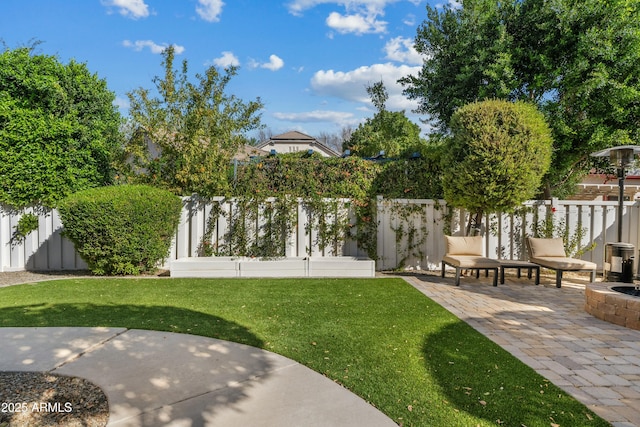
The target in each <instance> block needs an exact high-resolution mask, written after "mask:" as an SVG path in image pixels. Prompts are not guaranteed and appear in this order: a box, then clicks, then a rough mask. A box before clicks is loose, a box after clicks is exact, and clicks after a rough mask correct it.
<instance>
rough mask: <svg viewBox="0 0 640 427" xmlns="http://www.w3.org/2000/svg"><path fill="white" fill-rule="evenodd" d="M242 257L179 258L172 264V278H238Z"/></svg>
mask: <svg viewBox="0 0 640 427" xmlns="http://www.w3.org/2000/svg"><path fill="white" fill-rule="evenodd" d="M242 259H243V258H240V257H194V258H179V259H177V260H174V261H172V262H171V267H170V270H169V271H170V273H169V274H170V276H171V277H238V275H239V264H240V261H241V260H242Z"/></svg>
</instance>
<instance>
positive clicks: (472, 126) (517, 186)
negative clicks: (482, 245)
mask: <svg viewBox="0 0 640 427" xmlns="http://www.w3.org/2000/svg"><path fill="white" fill-rule="evenodd" d="M551 151H552V138H551V131H550V129H549V126H548V125H547V123H546V121H545V118H544V116H543V115H542V113H540V112H539V111H538V110H537V109H536V108H535V107H534V106H533V105H531V104H529V103H525V102H523V101H519V102H517V103H512V102H509V101H502V100H490V101H482V102H477V103H472V104H468V105H466V106H463V107H461V108H459V109H458V110H457V111H456V112H455V113H454V114H453V116H452V118H451V137H450V141H449V143H448V144H447V145H446V146H445V148H444V154H443V159H442V168H443V171H444V172H443V179H442V187H443V189H444V198H445V199H446V200H447V202H448V203H450V204H451V205H453V206H456V207H462V208H465V209H467V210H469V211H470V212H471V213H474V214H476V215H478V216H479V217H480V218H481V216H482V214H484V213H491V212H509V211H512V210H513V209H514V208H515V207H517V206H518V205H520V204H522V202H524V201H526V200H528V199H530V198H532V197H533V196H534V195H535V192H536V190H537V189H538V187H539V185H540V181H541V178H542V176H543V175H544V174H545V173H546V172H547V170H548V169H549V165H550V162H551Z"/></svg>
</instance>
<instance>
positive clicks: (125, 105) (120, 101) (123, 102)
mask: <svg viewBox="0 0 640 427" xmlns="http://www.w3.org/2000/svg"><path fill="white" fill-rule="evenodd" d="M113 105H115V106H116V107H118V109H120V110H121V111H126V110H128V109H129V107H130V106H131V104H130V103H129V98H124V97H122V96H116V99H115V100H114V101H113Z"/></svg>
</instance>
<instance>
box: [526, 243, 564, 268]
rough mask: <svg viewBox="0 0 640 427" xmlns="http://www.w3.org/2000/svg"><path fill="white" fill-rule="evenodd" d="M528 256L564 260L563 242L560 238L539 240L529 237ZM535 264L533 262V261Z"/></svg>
mask: <svg viewBox="0 0 640 427" xmlns="http://www.w3.org/2000/svg"><path fill="white" fill-rule="evenodd" d="M529 251H530V253H529V255H530V257H531V258H544V257H562V258H566V256H567V254H566V253H565V251H564V242H563V241H562V238H561V237H556V238H553V239H540V238H535V237H529ZM534 262H535V261H534Z"/></svg>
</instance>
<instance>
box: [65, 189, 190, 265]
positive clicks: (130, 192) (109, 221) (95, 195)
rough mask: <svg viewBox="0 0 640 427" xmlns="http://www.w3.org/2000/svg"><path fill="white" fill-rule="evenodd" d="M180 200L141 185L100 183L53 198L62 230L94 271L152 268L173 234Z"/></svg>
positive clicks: (169, 243) (161, 257)
mask: <svg viewBox="0 0 640 427" xmlns="http://www.w3.org/2000/svg"><path fill="white" fill-rule="evenodd" d="M181 210H182V201H181V200H180V198H179V197H178V196H175V195H174V194H172V193H171V192H169V191H167V190H163V189H159V188H154V187H149V186H144V185H120V186H111V187H100V188H94V189H90V190H84V191H80V192H78V193H75V194H72V195H71V196H69V197H67V198H65V199H64V200H62V201H60V202H59V203H58V211H59V212H60V217H61V219H62V223H63V225H64V235H65V236H66V237H68V238H69V239H70V240H71V241H72V242H73V243H74V244H75V247H76V250H77V251H78V254H80V256H81V257H82V259H84V260H85V261H86V263H87V264H88V266H89V269H90V270H91V271H92V272H93V273H94V274H99V275H103V274H107V275H115V274H140V273H144V272H149V271H154V270H155V269H157V267H158V265H159V263H160V262H161V261H163V260H164V259H165V258H166V257H167V255H168V253H169V249H170V247H171V242H172V239H173V236H175V233H176V228H177V227H178V222H179V221H180V212H181Z"/></svg>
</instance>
